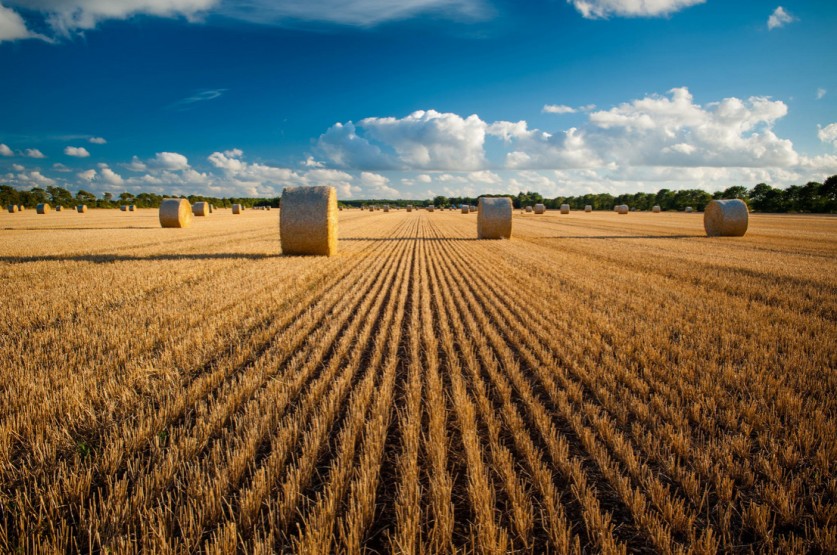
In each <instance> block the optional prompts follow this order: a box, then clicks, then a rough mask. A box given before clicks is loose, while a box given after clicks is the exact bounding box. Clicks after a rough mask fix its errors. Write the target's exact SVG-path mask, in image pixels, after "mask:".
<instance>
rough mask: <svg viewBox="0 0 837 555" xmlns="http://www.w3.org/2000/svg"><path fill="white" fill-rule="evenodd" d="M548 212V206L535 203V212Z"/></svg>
mask: <svg viewBox="0 0 837 555" xmlns="http://www.w3.org/2000/svg"><path fill="white" fill-rule="evenodd" d="M545 212H546V206H544V205H543V204H536V205H535V214H543V213H545Z"/></svg>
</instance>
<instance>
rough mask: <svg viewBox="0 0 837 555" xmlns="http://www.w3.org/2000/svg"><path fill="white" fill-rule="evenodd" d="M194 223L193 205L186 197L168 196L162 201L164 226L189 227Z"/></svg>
mask: <svg viewBox="0 0 837 555" xmlns="http://www.w3.org/2000/svg"><path fill="white" fill-rule="evenodd" d="M191 224H192V205H191V204H189V201H188V200H186V199H185V198H167V199H163V202H161V203H160V225H161V226H162V227H189V226H190V225H191Z"/></svg>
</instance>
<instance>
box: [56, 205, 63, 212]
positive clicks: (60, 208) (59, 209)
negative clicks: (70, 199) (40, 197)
mask: <svg viewBox="0 0 837 555" xmlns="http://www.w3.org/2000/svg"><path fill="white" fill-rule="evenodd" d="M62 210H64V207H63V206H61V205H60V204H59V205H58V206H56V207H55V211H56V212H61V211H62Z"/></svg>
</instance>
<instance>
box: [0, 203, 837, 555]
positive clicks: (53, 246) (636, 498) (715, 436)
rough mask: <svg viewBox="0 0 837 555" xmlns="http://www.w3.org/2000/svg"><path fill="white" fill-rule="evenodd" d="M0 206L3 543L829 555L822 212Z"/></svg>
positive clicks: (834, 437) (35, 548) (834, 535)
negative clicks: (740, 229) (294, 231)
mask: <svg viewBox="0 0 837 555" xmlns="http://www.w3.org/2000/svg"><path fill="white" fill-rule="evenodd" d="M277 218H278V216H277V214H276V212H267V211H255V210H251V211H245V212H243V213H242V214H240V215H236V216H233V215H232V214H231V212H230V211H229V210H227V211H224V210H217V211H216V212H215V213H213V214H212V215H211V216H208V217H206V218H199V219H198V220H196V221H195V222H193V225H192V226H191V227H189V228H186V229H162V228H160V227H159V222H158V220H157V213H156V211H155V210H139V211H137V212H134V213H123V212H119V211H106V210H90V211H89V212H88V213H86V214H78V213H76V212H70V211H62V212H60V213H52V214H49V215H37V214H35V213H34V212H33V211H28V212H25V213H22V214H5V215H0V219H1V220H2V222H0V234H2V235H0V237H2V239H3V240H2V242H0V283H2V284H3V289H2V290H3V299H2V301H3V302H2V304H0V348H2V353H3V357H0V550H2V551H4V552H43V551H49V552H55V551H58V552H66V551H85V552H88V551H89V552H102V551H105V550H109V551H114V552H137V551H174V552H196V551H197V552H212V553H230V552H235V551H238V552H241V553H270V552H277V551H281V552H297V553H332V552H334V553H338V552H339V553H360V552H364V551H370V550H371V551H375V552H399V553H440V552H447V553H453V552H458V551H465V552H478V553H506V552H515V553H516V552H521V553H543V552H557V553H574V552H575V553H581V552H606V553H621V552H628V551H645V552H661V553H675V552H686V551H692V552H695V553H714V552H718V551H722V552H750V551H782V552H829V551H831V552H833V551H835V550H837V501H835V500H837V468H835V465H837V463H836V462H835V461H837V432H835V430H837V218H834V217H828V216H790V215H789V216H771V215H760V214H753V215H751V221H750V229H749V231H748V233H747V235H746V236H745V237H742V238H713V239H708V238H706V237H705V235H704V233H703V227H702V221H701V216H700V215H698V214H682V213H680V214H667V213H662V214H650V213H629V214H628V215H627V216H619V215H617V214H615V213H612V212H609V211H608V212H594V213H589V214H585V213H583V212H581V211H577V212H571V213H570V214H566V215H561V214H558V213H557V212H547V213H546V214H544V215H535V214H527V213H520V212H519V211H517V212H515V214H514V216H513V231H512V239H511V240H507V241H505V240H504V241H478V240H476V222H475V217H474V215H467V214H461V213H460V212H459V211H456V212H449V211H436V212H433V213H431V212H427V211H424V210H416V211H413V212H409V213H408V212H406V211H403V210H401V211H390V212H383V211H377V212H365V211H358V210H343V211H341V212H340V242H339V251H338V254H337V255H336V256H332V257H329V258H325V257H286V256H282V255H281V254H279V253H280V249H279V241H278V230H279V226H278V219H277Z"/></svg>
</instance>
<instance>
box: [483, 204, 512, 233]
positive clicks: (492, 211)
mask: <svg viewBox="0 0 837 555" xmlns="http://www.w3.org/2000/svg"><path fill="white" fill-rule="evenodd" d="M478 202H479V211H478V212H477V238H478V239H508V238H510V237H511V232H512V201H511V199H510V198H508V197H493V198H492V197H482V198H480V199H479V201H478Z"/></svg>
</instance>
